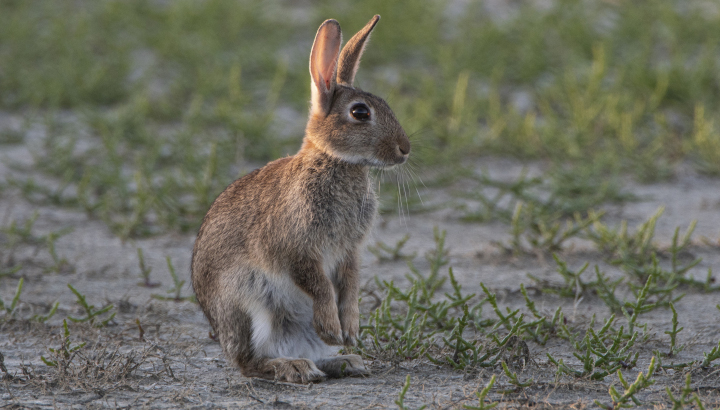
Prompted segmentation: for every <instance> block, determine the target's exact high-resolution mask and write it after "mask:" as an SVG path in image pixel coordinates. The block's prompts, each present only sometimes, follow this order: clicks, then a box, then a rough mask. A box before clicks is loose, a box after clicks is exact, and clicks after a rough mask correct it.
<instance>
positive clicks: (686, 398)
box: [665, 373, 704, 410]
mask: <svg viewBox="0 0 720 410" xmlns="http://www.w3.org/2000/svg"><path fill="white" fill-rule="evenodd" d="M665 391H666V392H667V394H668V397H669V398H670V401H671V402H672V404H673V407H672V410H682V409H685V408H687V406H689V405H691V404H693V402H694V403H695V404H696V405H697V406H698V408H700V409H704V406H703V405H702V402H701V401H700V397H698V395H697V393H695V394H693V395H692V397H690V394H691V393H692V392H693V389H692V388H690V373H687V374H686V375H685V386H683V387H682V388H681V389H680V397H678V398H675V396H674V395H673V394H672V390H670V387H666V388H665Z"/></svg>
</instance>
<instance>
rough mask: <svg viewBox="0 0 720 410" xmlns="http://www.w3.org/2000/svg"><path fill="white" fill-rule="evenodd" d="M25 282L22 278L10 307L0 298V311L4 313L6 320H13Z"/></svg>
mask: <svg viewBox="0 0 720 410" xmlns="http://www.w3.org/2000/svg"><path fill="white" fill-rule="evenodd" d="M24 282H25V279H24V278H20V281H19V282H18V285H17V289H16V290H15V296H13V298H12V301H11V302H10V304H9V305H8V304H6V303H5V302H3V300H2V298H0V310H3V311H4V313H5V317H6V318H12V317H13V315H14V314H15V308H17V304H18V302H19V301H20V293H21V292H22V288H23V283H24Z"/></svg>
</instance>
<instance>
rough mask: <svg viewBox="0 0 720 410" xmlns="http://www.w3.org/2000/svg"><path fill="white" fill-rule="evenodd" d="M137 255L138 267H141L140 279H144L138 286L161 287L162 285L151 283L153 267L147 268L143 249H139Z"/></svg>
mask: <svg viewBox="0 0 720 410" xmlns="http://www.w3.org/2000/svg"><path fill="white" fill-rule="evenodd" d="M137 254H138V265H139V267H140V278H141V279H142V282H140V283H138V285H139V286H144V287H146V288H154V287H156V286H160V283H158V282H152V281H150V273H151V272H152V267H150V266H145V257H144V256H143V250H142V248H137Z"/></svg>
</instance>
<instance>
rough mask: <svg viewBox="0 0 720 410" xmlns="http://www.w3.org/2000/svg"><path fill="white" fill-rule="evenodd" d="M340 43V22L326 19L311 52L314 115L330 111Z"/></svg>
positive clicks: (311, 85) (325, 113)
mask: <svg viewBox="0 0 720 410" xmlns="http://www.w3.org/2000/svg"><path fill="white" fill-rule="evenodd" d="M340 43H342V34H341V32H340V23H338V22H337V21H336V20H325V22H324V23H323V24H322V25H321V26H320V28H319V29H318V32H317V34H316V35H315V42H314V43H313V47H312V51H311V52H310V77H311V78H312V81H311V83H310V88H311V89H312V108H311V112H312V114H313V115H316V114H319V115H323V116H324V115H327V114H328V113H329V112H330V105H331V104H332V96H333V93H334V92H335V85H336V79H335V77H336V75H337V67H338V56H339V55H340Z"/></svg>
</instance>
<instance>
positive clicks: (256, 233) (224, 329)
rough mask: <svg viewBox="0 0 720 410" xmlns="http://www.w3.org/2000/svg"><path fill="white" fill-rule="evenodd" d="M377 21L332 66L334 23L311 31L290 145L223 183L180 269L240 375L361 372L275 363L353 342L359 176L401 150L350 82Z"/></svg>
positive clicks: (362, 232) (400, 134) (352, 363)
mask: <svg viewBox="0 0 720 410" xmlns="http://www.w3.org/2000/svg"><path fill="white" fill-rule="evenodd" d="M378 18H379V16H376V17H375V18H373V20H371V21H370V23H368V25H367V26H366V27H365V29H363V30H361V32H360V33H358V35H360V39H356V38H355V37H358V35H356V36H355V37H353V39H352V40H351V43H352V44H353V46H352V47H353V50H354V51H353V52H349V53H344V52H343V55H344V57H343V60H341V61H340V62H338V59H339V53H340V50H339V44H340V26H339V24H338V23H337V22H336V21H334V20H328V21H326V22H325V23H323V25H322V26H321V27H320V29H319V30H318V34H317V36H316V40H315V44H314V45H313V51H312V53H311V64H310V67H311V78H312V80H313V81H312V86H313V100H312V109H311V114H310V118H309V120H308V124H307V128H306V132H305V138H304V141H303V145H302V148H301V149H300V151H299V152H298V153H297V154H296V155H295V156H292V157H287V158H282V159H279V160H276V161H273V162H271V163H269V164H267V165H266V166H264V167H263V168H260V169H257V170H255V171H253V172H251V173H250V174H248V175H246V176H244V177H242V178H240V179H238V180H237V181H235V182H234V183H232V184H231V185H230V186H229V187H228V188H227V189H226V190H225V191H223V192H222V193H221V194H220V196H218V198H217V199H216V200H215V202H214V203H213V205H212V206H211V208H210V210H209V211H208V213H207V215H206V216H205V219H204V220H203V224H202V226H201V228H200V231H199V233H198V237H197V240H196V242H195V247H194V249H193V261H192V282H193V287H194V289H195V293H196V295H197V299H198V302H199V303H200V306H201V307H202V309H203V311H204V312H205V315H206V316H207V318H208V320H209V321H210V325H211V326H212V327H213V329H214V330H215V332H216V333H217V335H218V337H219V339H220V343H221V345H222V348H223V350H224V352H225V354H226V356H227V357H228V359H230V360H231V361H233V362H234V364H236V365H237V366H239V367H240V369H241V370H242V372H243V374H244V375H246V376H257V377H266V378H277V379H279V380H286V381H290V382H302V383H307V382H310V381H315V380H318V379H319V378H321V377H323V376H324V375H325V373H327V374H328V375H330V376H334V377H339V376H342V375H354V374H364V373H365V369H364V366H363V365H362V360H361V359H360V358H359V357H358V356H354V355H348V356H340V357H336V358H323V357H315V358H314V359H315V360H317V361H316V363H313V361H312V360H308V359H309V358H310V357H283V356H287V355H288V354H290V355H291V356H295V355H296V354H297V355H308V356H313V355H318V354H320V353H319V352H322V350H323V349H325V348H327V345H343V344H344V345H353V344H354V343H355V339H356V338H357V336H358V330H359V319H358V305H357V303H358V289H359V272H358V265H359V260H358V259H359V258H358V253H359V251H358V250H359V247H360V246H361V244H362V243H363V241H364V239H365V237H366V235H367V233H368V231H369V229H370V228H371V226H372V223H373V218H374V216H375V209H376V198H375V194H374V192H373V190H372V184H371V182H370V178H369V175H368V171H369V168H370V167H371V166H375V167H378V166H379V167H384V166H392V165H396V164H400V163H403V162H405V160H406V159H407V157H408V154H409V151H410V143H409V141H408V139H407V136H406V135H405V132H404V131H403V129H402V127H401V126H400V125H399V124H398V122H397V119H396V118H395V116H394V115H393V113H392V111H391V110H390V108H389V107H388V106H387V104H386V103H385V101H383V100H382V99H380V98H378V97H376V96H374V95H372V94H369V93H366V92H363V91H361V90H358V89H355V88H352V87H351V86H350V84H352V77H354V70H355V69H356V67H357V63H358V61H359V59H360V56H361V54H362V49H363V47H364V44H363V43H364V42H365V41H366V39H367V38H368V36H369V34H370V31H371V30H372V27H374V25H375V23H376V22H377V19H378ZM361 34H362V35H361ZM358 50H359V51H358ZM338 66H340V67H354V68H353V69H352V70H351V71H352V72H351V73H350V74H351V75H350V74H348V71H347V69H343V70H342V73H344V74H343V75H344V76H346V77H347V76H350V77H347V78H345V81H343V83H345V84H347V85H340V84H337V80H336V77H335V75H336V72H337V67H338ZM317 73H320V75H316V74H317ZM322 73H325V75H322ZM327 73H332V75H330V79H329V81H326V80H327V78H326V77H327V76H328V74H327ZM338 76H339V74H338ZM358 103H364V104H366V105H367V106H368V107H370V110H371V118H370V120H369V121H359V120H356V119H354V118H353V117H352V116H351V115H350V113H349V110H350V108H351V107H353V106H354V105H355V104H358ZM309 309H311V311H310V310H309ZM309 315H311V316H312V317H311V318H310V316H309ZM313 328H314V330H313ZM303 349H304V350H303ZM288 352H289V353H288ZM303 352H304V353H303ZM316 364H317V367H316ZM318 367H319V368H320V369H318ZM340 368H342V369H343V372H340V371H339V370H338V369H340ZM322 370H324V371H325V373H323V371H322Z"/></svg>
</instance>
